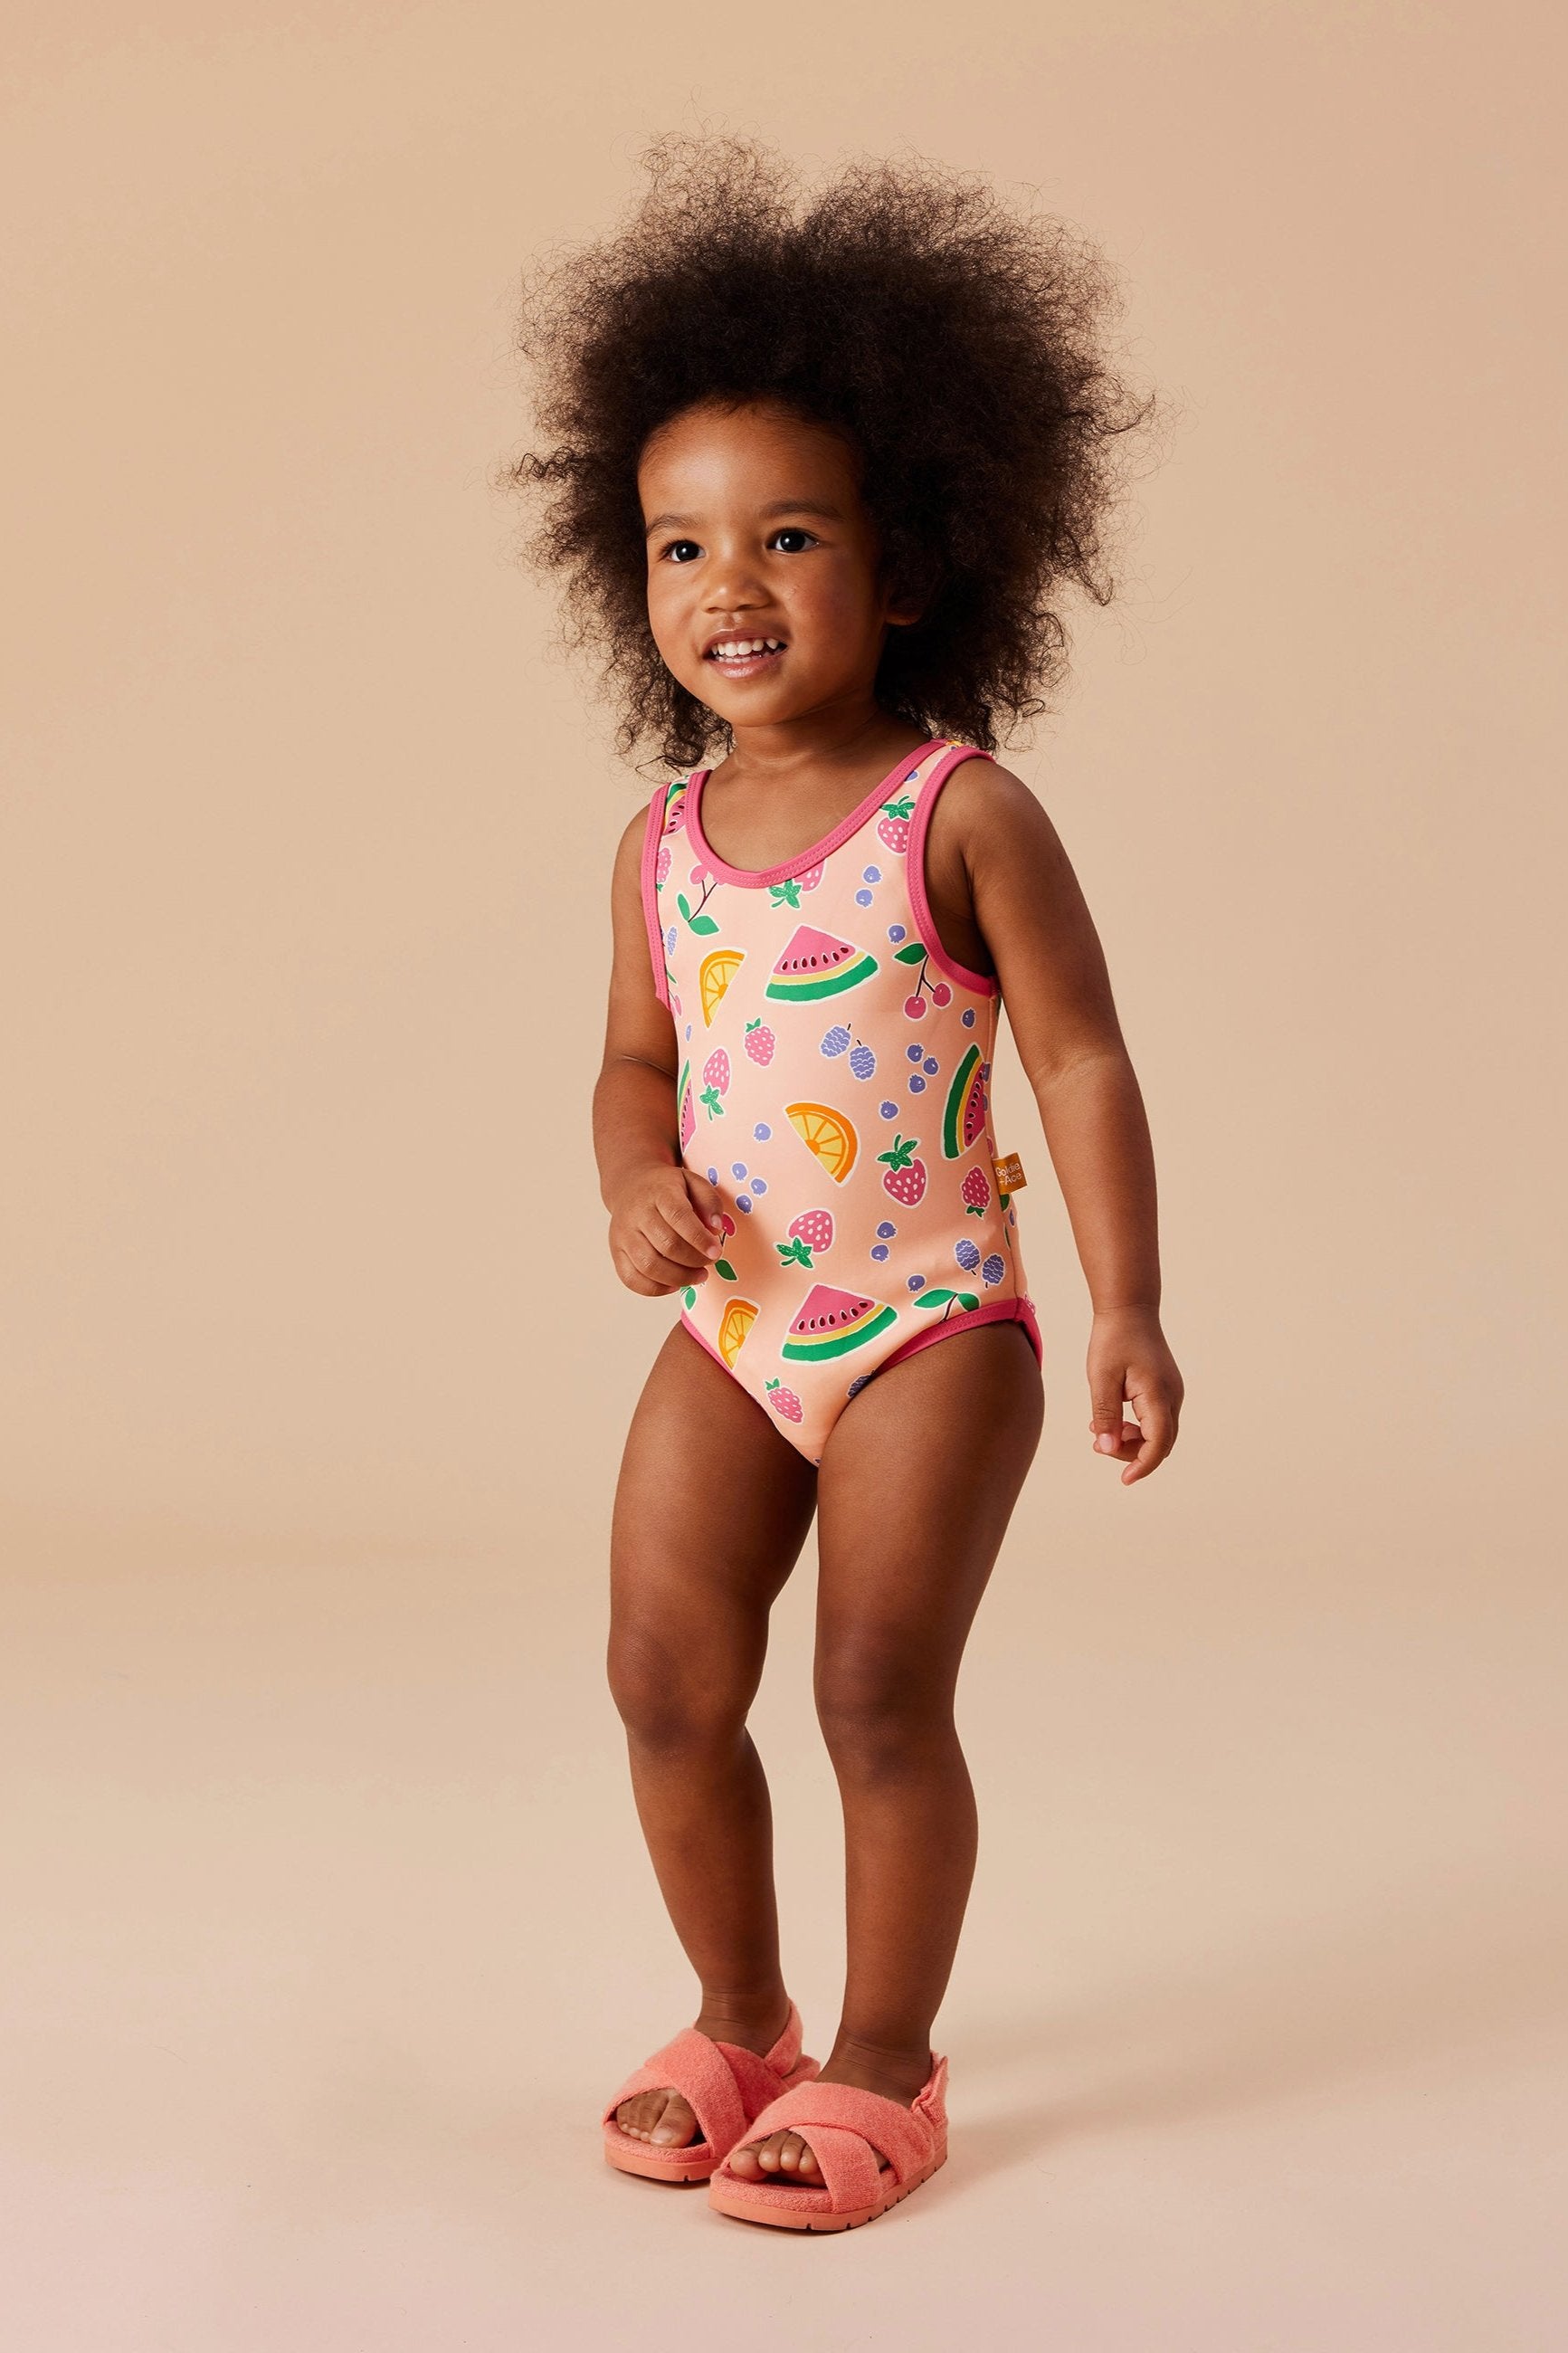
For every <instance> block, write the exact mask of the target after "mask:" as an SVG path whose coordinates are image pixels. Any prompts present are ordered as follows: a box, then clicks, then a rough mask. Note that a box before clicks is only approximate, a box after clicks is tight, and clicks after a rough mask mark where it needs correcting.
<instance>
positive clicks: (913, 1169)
mask: <svg viewBox="0 0 1568 2353" xmlns="http://www.w3.org/2000/svg"><path fill="white" fill-rule="evenodd" d="M919 1144H920V1137H919V1136H918V1135H911V1136H910V1139H909V1141H908V1142H907V1143H906V1142H905V1140H904V1138H903V1137H902V1136H901V1135H895V1136H894V1138H893V1143H892V1149H891V1150H890V1151H889V1152H879V1153H878V1155H877V1158H878V1160H879V1162H882V1163H884V1164H885V1165H886V1167H887V1172H888V1173H887V1175H886V1176H884V1177H883V1179H882V1187H883V1190H884V1191H885V1192H889V1193H890V1194H891V1195H892V1197H893V1198H894V1200H895V1201H902V1203H903V1204H904V1207H905V1208H909V1209H912V1208H914V1207H915V1204H916V1203H917V1202H918V1201H920V1200H921V1199H923V1198H924V1195H925V1188H926V1165H925V1162H924V1161H923V1160H917V1159H916V1158H915V1152H916V1149H917V1147H918V1145H919Z"/></svg>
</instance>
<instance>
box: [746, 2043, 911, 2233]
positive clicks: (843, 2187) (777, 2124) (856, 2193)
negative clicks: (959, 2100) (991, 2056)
mask: <svg viewBox="0 0 1568 2353" xmlns="http://www.w3.org/2000/svg"><path fill="white" fill-rule="evenodd" d="M946 2091H947V2061H946V2060H945V2059H939V2058H937V2057H936V2056H935V2054H934V2053H933V2054H932V2059H931V2073H930V2074H929V2076H928V2077H927V2078H926V2080H925V2082H924V2083H923V2084H921V2088H920V2090H919V2091H918V2092H917V2093H916V2094H915V2099H914V2105H913V2106H912V2107H908V2108H906V2107H904V2106H903V2105H901V2103H900V2101H898V2100H888V2099H884V2098H883V2096H882V2094H880V2093H879V2092H860V2091H857V2090H856V2088H855V2086H854V2085H853V2084H798V2085H797V2086H796V2087H795V2090H794V2091H791V2092H785V2093H784V2094H781V2096H780V2097H779V2098H778V2099H776V2100H775V2101H774V2102H773V2105H772V2107H771V2108H764V2109H763V2112H762V2114H761V2116H756V2117H754V2118H753V2119H752V2123H751V2125H750V2126H749V2127H748V2128H747V2130H746V2131H745V2132H743V2133H737V2134H736V2136H735V2140H736V2141H742V2140H744V2141H754V2140H766V2139H767V2137H769V2135H770V2134H771V2133H776V2132H797V2133H799V2134H800V2136H801V2137H802V2138H803V2139H804V2140H805V2141H806V2142H807V2143H808V2144H809V2145H810V2148H811V2153H812V2155H813V2156H814V2157H815V2158H816V2162H817V2167H818V2169H819V2171H820V2174H821V2186H820V2187H819V2186H817V2185H816V2184H815V2183H814V2184H813V2185H812V2186H811V2187H810V2188H809V2189H808V2188H806V2187H805V2185H804V2184H803V2183H802V2182H801V2181H800V2180H798V2179H796V2180H794V2181H788V2182H785V2181H780V2180H778V2179H774V2178H773V2177H772V2176H769V2175H764V2176H763V2179H761V2180H760V2181H742V2179H741V2178H740V2176H739V2175H738V2174H735V2173H731V2170H730V2167H729V2163H728V2160H727V2159H726V2161H725V2162H723V2163H721V2165H720V2166H719V2167H718V2168H716V2170H715V2172H714V2174H713V2178H712V2179H711V2181H710V2183H709V2186H708V2201H709V2203H710V2205H711V2206H716V2207H717V2208H718V2210H719V2211H720V2213H721V2214H734V2215H736V2216H738V2217H739V2219H740V2220H741V2221H743V2222H772V2223H774V2224H776V2225H777V2227H778V2228H779V2229H781V2230H784V2231H852V2230H854V2228H855V2226H856V2224H857V2223H859V2222H874V2221H876V2219H877V2217H878V2215H879V2214H885V2213H886V2212H887V2211H888V2209H889V2206H896V2205H897V2204H898V2202H899V2200H900V2198H907V2197H908V2196H909V2194H910V2190H911V2189H919V2188H920V2186H921V2182H922V2181H927V2180H929V2179H930V2178H931V2175H932V2174H933V2173H934V2172H935V2171H936V2169H937V2167H938V2166H939V2165H942V2164H945V2162H946V2160H947V2105H946V2098H945V2094H946ZM733 2146H734V2143H733V2142H732V2143H731V2147H733ZM878 2149H880V2150H881V2152H882V2155H883V2156H884V2157H885V2158H887V2160H888V2162H887V2165H886V2166H885V2167H883V2166H879V2164H878V2162H877V2158H876V2155H875V2152H876V2151H877V2150H878Z"/></svg>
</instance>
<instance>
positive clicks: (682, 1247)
mask: <svg viewBox="0 0 1568 2353" xmlns="http://www.w3.org/2000/svg"><path fill="white" fill-rule="evenodd" d="M642 1231H643V1239H644V1240H646V1241H647V1242H649V1243H650V1244H651V1245H652V1247H653V1248H654V1249H655V1250H658V1253H659V1255H660V1256H661V1257H662V1258H666V1259H668V1260H669V1261H670V1263H671V1264H672V1265H674V1266H679V1267H696V1266H700V1267H702V1268H704V1269H706V1268H707V1267H708V1266H709V1265H710V1263H711V1261H712V1260H713V1259H715V1258H717V1256H718V1255H719V1251H718V1239H719V1238H718V1236H717V1235H716V1234H710V1235H708V1236H707V1237H706V1239H704V1236H703V1232H702V1228H701V1227H700V1225H699V1224H698V1222H697V1220H696V1219H695V1218H694V1217H693V1216H692V1214H691V1212H690V1210H689V1208H686V1207H685V1205H684V1204H682V1205H680V1206H679V1208H678V1207H675V1206H674V1205H672V1206H671V1208H668V1209H664V1208H658V1209H655V1210H654V1212H653V1213H652V1215H651V1216H650V1217H649V1218H648V1219H647V1223H646V1224H645V1225H644V1227H643V1229H642ZM709 1241H711V1242H712V1243H713V1244H714V1248H713V1249H712V1250H709V1249H708V1247H707V1243H708V1242H709Z"/></svg>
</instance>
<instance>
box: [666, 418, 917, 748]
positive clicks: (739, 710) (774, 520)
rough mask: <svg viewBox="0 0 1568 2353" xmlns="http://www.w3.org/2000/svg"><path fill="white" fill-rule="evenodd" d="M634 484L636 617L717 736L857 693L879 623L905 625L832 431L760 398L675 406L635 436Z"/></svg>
mask: <svg viewBox="0 0 1568 2353" xmlns="http://www.w3.org/2000/svg"><path fill="white" fill-rule="evenodd" d="M637 490H638V493H639V495H640V497H641V500H642V510H643V519H644V522H645V523H646V525H647V610H648V621H649V624H650V626H651V628H652V630H653V636H654V642H655V644H656V645H657V646H658V650H659V653H660V654H661V656H662V657H663V659H664V661H665V663H666V665H667V667H668V669H669V670H672V671H673V672H674V674H675V676H676V677H677V678H678V679H679V681H680V683H681V685H682V686H684V687H685V688H686V689H687V691H688V692H689V693H691V694H694V695H696V696H697V698H698V700H699V701H700V702H705V703H706V704H707V705H708V706H709V708H710V710H712V711H715V712H718V714H719V716H720V718H721V719H724V720H727V721H728V722H729V723H730V724H731V726H732V727H733V726H739V727H758V726H773V725H777V724H778V723H780V722H782V721H786V720H793V719H799V718H802V717H804V716H805V715H807V714H809V713H811V712H818V711H826V710H829V709H832V708H834V707H843V708H846V709H852V708H853V707H854V706H856V705H857V704H859V703H863V702H866V701H867V700H868V697H869V695H870V692H871V685H872V681H873V680H874V679H875V677H876V673H877V662H878V659H879V655H880V652H881V649H882V639H883V636H884V633H885V631H886V629H887V628H888V627H889V623H898V622H900V621H908V620H912V619H913V618H914V617H915V616H914V613H913V611H912V610H911V609H910V607H908V605H907V604H900V603H899V602H897V601H896V600H895V599H894V598H892V597H891V596H890V595H889V591H888V590H887V587H886V586H885V584H884V582H883V581H882V579H881V576H880V571H879V551H878V545H877V534H876V531H875V529H874V527H873V524H872V522H871V518H870V516H869V514H868V512H867V511H866V508H865V505H864V503H863V501H862V500H861V497H860V491H859V487H858V481H857V478H856V470H855V464H854V460H853V459H852V457H851V455H850V452H849V450H848V448H847V447H846V445H845V443H844V442H843V441H842V440H841V439H840V438H838V436H837V434H835V433H830V432H828V431H827V430H826V428H825V427H822V426H818V425H812V424H807V423H805V421H804V420H803V419H801V418H800V417H795V416H792V415H791V414H790V412H789V411H788V410H787V409H784V408H781V407H778V406H775V405H774V404H773V403H772V402H765V403H757V404H755V405H753V406H748V407H745V408H739V409H729V410H726V409H722V408H715V407H708V406H702V407H698V408H690V409H687V410H686V411H685V412H684V413H683V414H682V415H681V416H679V417H674V418H672V419H671V420H670V422H669V423H668V425H666V426H663V427H661V428H660V429H659V431H658V433H656V434H655V435H653V436H652V438H650V440H649V441H648V444H647V448H645V450H644V452H643V456H642V462H641V464H640V466H639V467H638V469H637ZM759 638H760V639H763V640H765V641H766V642H765V644H764V645H763V648H762V649H761V650H758V651H747V652H745V653H743V654H741V655H731V654H729V653H727V652H726V651H725V649H726V648H727V647H730V646H733V645H736V644H740V645H742V646H746V647H751V646H753V645H755V643H756V641H757V640H758V639H759Z"/></svg>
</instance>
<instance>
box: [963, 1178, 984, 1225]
mask: <svg viewBox="0 0 1568 2353" xmlns="http://www.w3.org/2000/svg"><path fill="white" fill-rule="evenodd" d="M961 1189H962V1191H963V1207H964V1214H965V1216H966V1217H971V1218H983V1217H984V1215H985V1212H986V1210H987V1209H988V1208H990V1206H991V1187H990V1185H989V1183H988V1182H987V1179H986V1175H985V1171H984V1168H972V1169H971V1170H970V1172H969V1174H968V1176H966V1177H965V1178H964V1180H963V1187H962V1188H961Z"/></svg>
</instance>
